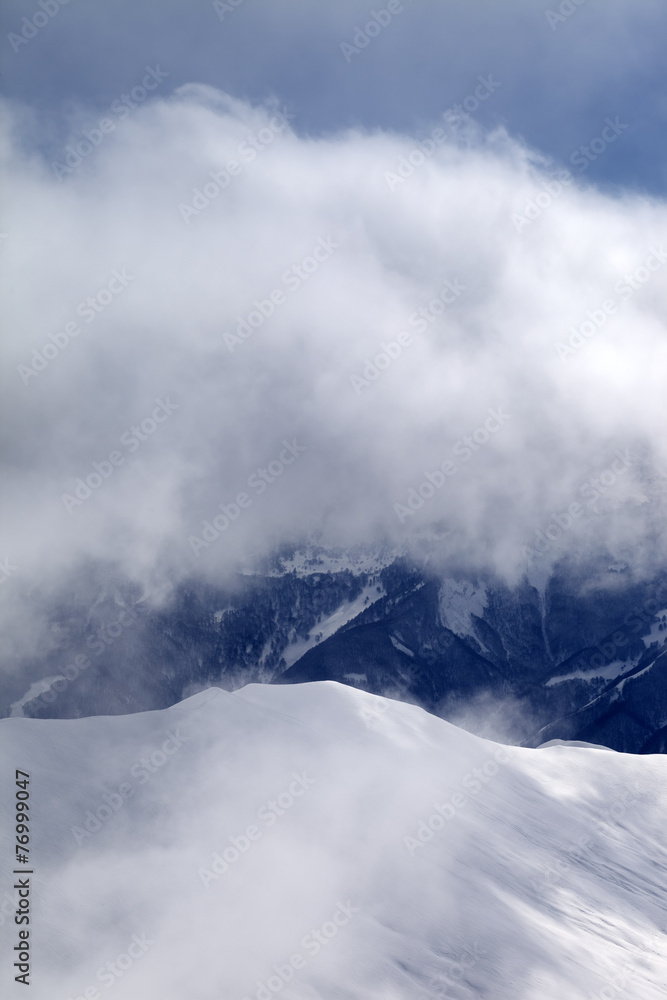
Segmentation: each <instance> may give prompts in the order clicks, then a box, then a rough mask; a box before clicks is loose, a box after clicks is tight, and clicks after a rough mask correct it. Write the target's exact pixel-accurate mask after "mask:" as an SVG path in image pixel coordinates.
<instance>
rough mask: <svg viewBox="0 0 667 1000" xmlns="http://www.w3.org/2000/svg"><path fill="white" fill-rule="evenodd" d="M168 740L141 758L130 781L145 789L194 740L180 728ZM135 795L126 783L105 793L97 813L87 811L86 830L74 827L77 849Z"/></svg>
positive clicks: (169, 735)
mask: <svg viewBox="0 0 667 1000" xmlns="http://www.w3.org/2000/svg"><path fill="white" fill-rule="evenodd" d="M166 737H167V738H166V739H165V740H164V741H163V743H162V744H161V746H160V747H158V748H157V749H155V750H153V751H152V752H149V753H146V755H145V756H144V757H140V758H139V760H137V761H136V762H135V763H134V764H133V765H132V766H131V767H130V768H129V773H130V777H131V778H133V779H134V781H135V782H136V784H139V785H145V784H146V783H147V782H148V781H150V780H151V777H152V776H153V775H154V774H155V773H156V772H157V771H159V770H160V769H161V768H163V767H164V765H165V764H167V763H168V761H169V760H171V758H172V757H173V755H174V754H176V753H178V751H179V750H180V749H181V747H182V746H183V744H184V743H189V742H190V741H191V740H192V736H187V735H183V733H181V730H180V727H177V729H176V732H172V731H171V730H169V731H168V732H167V733H166ZM135 792H136V787H135V784H133V783H132V782H127V781H124V782H121V784H120V785H119V786H118V790H117V791H111V792H103V793H102V795H101V798H102V802H100V804H99V805H97V806H96V807H95V809H94V811H93V810H92V809H87V810H86V812H85V815H84V820H83V826H77V825H75V826H73V827H72V828H71V834H72V837H73V838H74V840H75V841H76V843H77V845H78V846H79V847H81V846H82V845H83V844H84V843H85V841H86V840H87V839H88V838H90V837H92V836H93V834H94V833H97V831H98V830H101V829H102V827H103V826H104V825H105V824H106V823H108V822H109V820H110V819H112V818H113V817H114V816H115V815H116V814H117V813H118V812H119V811H120V810H121V809H122V808H123V806H124V805H125V803H126V802H127V801H128V799H131V798H132V796H133V795H134V793H135Z"/></svg>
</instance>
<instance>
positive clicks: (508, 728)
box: [4, 554, 667, 753]
mask: <svg viewBox="0 0 667 1000" xmlns="http://www.w3.org/2000/svg"><path fill="white" fill-rule="evenodd" d="M384 563H385V565H382V560H379V561H378V562H377V563H376V564H375V565H371V566H369V565H367V566H365V567H364V566H363V565H359V564H357V565H355V564H354V561H353V560H349V559H346V558H344V557H341V556H340V554H338V557H337V558H334V559H331V558H327V559H324V558H322V557H321V556H317V557H312V558H310V559H305V560H304V559H301V560H300V561H299V562H298V564H297V563H295V560H294V559H291V560H289V561H287V563H286V564H285V563H284V562H283V563H281V562H277V563H276V564H275V565H274V566H272V567H269V568H265V570H264V571H263V572H262V573H256V574H252V575H246V576H240V577H239V579H238V580H237V581H235V584H234V587H233V588H229V589H222V588H216V587H213V586H208V585H205V584H202V583H196V584H191V585H183V586H181V587H180V588H179V589H178V591H177V592H176V594H175V597H174V599H173V600H172V601H171V602H170V604H169V606H168V607H163V608H161V609H152V610H151V609H149V608H148V607H147V606H146V603H145V602H143V601H141V600H140V599H139V595H138V593H137V592H136V591H133V590H132V588H129V587H126V586H125V587H124V586H123V585H122V584H120V583H118V582H115V583H113V584H108V585H107V586H106V587H105V588H104V589H103V590H102V591H101V592H99V593H94V588H89V589H87V591H86V594H85V595H81V594H79V595H78V596H77V597H74V596H73V597H72V598H71V600H69V602H64V603H61V605H60V606H59V607H58V608H54V609H53V612H52V615H53V618H54V620H56V621H57V622H58V639H57V641H54V643H53V644H52V648H51V649H50V650H48V651H46V652H45V653H44V655H43V656H42V657H40V660H39V662H37V660H35V661H33V662H32V663H28V664H25V665H24V668H25V669H24V671H23V674H24V676H26V677H29V678H30V680H31V681H36V680H38V679H39V678H40V677H42V678H44V677H45V678H49V677H51V678H53V677H56V676H59V677H60V679H59V680H56V681H55V682H54V683H53V684H52V686H51V687H50V688H49V689H48V690H46V691H45V692H43V693H41V694H38V695H37V697H32V698H31V699H29V700H24V701H23V705H22V710H23V712H24V714H26V715H31V716H35V717H42V718H71V717H78V716H86V715H96V714H121V713H127V712H138V711H146V710H151V709H156V708H163V707H166V706H168V705H171V704H173V703H175V702H177V701H179V700H181V699H182V698H183V697H185V696H187V695H188V694H191V693H193V692H194V691H195V690H197V689H199V688H200V687H205V686H209V685H211V684H217V685H220V686H222V687H224V688H227V689H234V688H237V687H240V686H242V685H243V684H246V683H248V682H252V681H259V682H267V683H269V682H273V683H300V682H304V681H314V680H335V681H340V682H341V683H344V684H351V685H354V686H356V687H360V688H363V689H364V690H367V691H370V692H373V693H377V694H387V695H392V696H395V697H398V698H402V699H404V700H408V701H413V702H416V703H417V704H419V705H421V706H422V707H423V708H425V709H426V710H427V711H429V712H433V713H436V714H438V715H441V716H442V717H444V718H447V719H450V720H451V721H453V722H456V723H457V724H459V725H463V726H464V727H468V728H471V729H473V730H475V731H478V732H481V733H482V735H488V736H490V737H494V736H495V737H497V738H498V739H503V738H504V739H508V740H513V741H516V742H523V743H525V744H526V745H531V746H534V745H539V744H540V743H543V742H546V741H547V740H551V739H567V740H585V741H587V742H591V743H598V744H603V745H606V746H610V747H613V748H614V749H616V750H622V751H626V752H632V753H663V752H665V749H666V747H667V680H666V677H667V673H666V671H665V667H666V665H667V576H665V577H663V578H660V579H655V580H652V581H650V582H642V583H637V582H633V581H632V579H631V577H630V576H629V572H628V571H627V570H626V568H625V567H619V566H613V567H609V566H608V565H606V564H605V563H600V564H599V565H597V566H595V567H593V568H591V567H590V566H588V567H587V568H586V571H585V572H584V571H583V570H582V569H581V568H578V567H576V566H566V565H561V566H559V567H558V568H557V570H556V571H555V572H553V573H552V575H551V577H550V578H549V581H548V583H547V584H546V586H545V587H544V588H543V589H541V590H539V591H538V589H536V587H535V586H532V585H531V584H530V583H529V582H527V581H525V580H524V582H522V583H521V584H519V585H517V586H515V587H514V588H510V587H509V586H508V585H507V584H506V583H504V582H502V581H500V580H497V579H490V578H489V579H479V578H478V579H465V578H464V577H463V576H462V575H461V574H457V576H456V578H453V577H450V576H448V575H446V574H439V575H434V574H433V573H432V572H429V571H428V570H427V569H425V568H424V567H419V566H416V565H414V564H411V563H409V562H407V561H405V560H403V559H400V558H399V559H393V561H392V560H391V559H390V558H387V559H385V560H384ZM295 566H296V568H295ZM91 593H94V599H91ZM25 687H27V685H24V689H25ZM23 693H24V691H23V690H22V691H21V694H23ZM36 693H37V692H36V690H33V694H36ZM16 697H17V696H16V694H15V692H10V693H6V695H5V703H6V704H5V709H4V714H9V712H10V708H9V704H10V703H11V702H12V701H15V700H16ZM14 711H16V709H15V710H14Z"/></svg>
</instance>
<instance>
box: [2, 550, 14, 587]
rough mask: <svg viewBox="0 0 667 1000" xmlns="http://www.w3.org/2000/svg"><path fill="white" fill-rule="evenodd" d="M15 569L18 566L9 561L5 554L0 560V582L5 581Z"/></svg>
mask: <svg viewBox="0 0 667 1000" xmlns="http://www.w3.org/2000/svg"><path fill="white" fill-rule="evenodd" d="M17 570H18V566H15V565H14V563H12V562H10V561H9V556H5V558H4V559H3V560H2V561H1V562H0V583H6V582H7V580H8V579H9V578H10V576H11V575H12V573H16V571H17Z"/></svg>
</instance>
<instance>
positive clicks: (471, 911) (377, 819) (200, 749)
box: [0, 682, 667, 1000]
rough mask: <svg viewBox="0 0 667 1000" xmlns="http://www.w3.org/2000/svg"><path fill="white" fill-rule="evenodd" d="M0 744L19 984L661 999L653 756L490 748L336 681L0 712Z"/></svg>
mask: <svg viewBox="0 0 667 1000" xmlns="http://www.w3.org/2000/svg"><path fill="white" fill-rule="evenodd" d="M0 752H1V753H2V759H3V760H4V761H5V762H6V766H5V772H4V785H3V788H4V791H5V794H6V795H8V794H11V790H12V789H11V774H10V773H9V772H8V767H7V765H8V764H11V766H12V767H19V768H21V769H22V770H25V771H28V772H29V773H30V791H31V799H30V802H31V817H32V829H31V848H32V850H31V860H32V862H33V864H32V866H31V867H34V872H35V874H34V875H33V876H32V877H31V878H32V882H31V889H32V895H31V925H30V927H31V948H32V977H31V979H32V984H31V990H30V996H31V997H32V1000H67V998H69V997H71V998H73V1000H76V998H80V997H84V996H85V997H87V998H89V997H90V998H92V1000H100V998H102V997H106V996H107V995H109V990H113V992H112V993H111V994H110V995H111V996H112V997H113V998H114V1000H116V998H117V1000H184V998H187V1000H267V997H269V998H270V997H273V996H275V995H278V996H279V997H280V998H281V1000H282V998H284V1000H322V998H325V997H331V998H333V997H337V998H340V1000H434V998H443V997H446V998H455V1000H473V998H485V1000H562V998H563V997H567V1000H591V998H600V1000H602V998H608V997H614V996H618V997H632V1000H659V998H662V997H664V981H665V967H666V964H667V961H666V960H667V947H666V940H667V939H666V936H665V929H666V926H667V890H666V888H665V881H664V879H663V878H662V876H661V874H660V873H661V872H662V871H664V866H665V864H666V863H667V849H666V847H665V843H664V823H665V810H666V808H667V780H666V779H667V760H666V759H665V757H663V756H659V755H656V756H631V755H626V754H620V753H613V752H606V753H600V752H599V751H598V750H597V749H591V748H587V747H576V746H569V745H559V746H554V747H542V748H540V749H537V750H532V749H526V748H516V747H507V748H503V747H501V746H500V745H499V744H495V743H492V742H490V741H487V740H483V739H481V738H479V737H475V736H473V735H471V734H469V733H466V732H464V731H463V730H460V729H457V728H456V727H454V726H452V725H451V724H449V723H447V722H444V721H442V720H440V719H438V718H435V717H434V716H430V715H428V714H426V713H425V712H423V711H422V710H421V709H418V708H416V707H414V706H411V705H405V704H401V703H399V702H392V701H389V700H387V699H383V698H379V697H375V696H373V695H369V694H366V693H365V692H362V691H358V690H355V689H353V688H350V687H347V686H343V685H338V684H335V683H332V682H323V683H315V684H302V685H294V686H276V687H273V686H269V685H264V686H263V685H249V686H248V687H245V688H243V689H241V690H239V691H236V692H234V693H233V694H232V693H229V692H225V691H222V690H220V689H211V690H209V691H205V692H200V693H199V694H197V695H195V696H193V697H192V698H189V699H188V700H186V701H185V702H182V703H181V704H179V705H175V706H173V707H171V708H169V709H165V710H163V711H156V712H147V713H142V714H138V715H132V716H124V717H120V716H114V717H99V716H98V717H93V718H88V719H76V720H36V719H23V718H16V719H4V720H2V724H1V725H0ZM8 774H9V780H8ZM121 791H122V794H120V792H121ZM95 813H97V814H98V818H97V819H96V818H95ZM86 821H88V824H89V826H90V827H91V831H92V832H90V833H89V832H88V831H87V830H86V829H85V824H86ZM0 822H1V826H0V833H1V843H0V846H1V847H2V849H3V856H4V857H5V858H9V857H10V856H13V854H14V850H13V844H14V834H13V825H14V816H13V813H10V811H9V810H5V812H4V814H3V817H2V820H1V821H0ZM96 827H97V828H96ZM8 877H9V878H11V875H9V876H8V868H7V867H5V885H6V886H7V888H9V887H10V886H11V882H10V881H8ZM14 906H15V903H14V900H13V899H12V895H11V893H6V892H5V890H3V891H2V892H1V893H0V924H1V925H2V926H0V934H2V937H3V942H2V948H0V966H1V968H0V975H2V981H3V984H8V985H7V988H6V990H5V993H4V995H5V997H7V998H8V1000H14V998H18V997H23V996H24V994H25V993H26V992H27V991H25V987H24V986H22V985H20V984H15V983H14V980H13V975H14V973H13V970H12V966H11V963H12V961H13V960H14V959H13V958H12V954H13V952H12V948H13V946H14V944H15V943H16V932H17V928H16V927H15V926H14V924H13V922H12V921H11V919H10V918H11V912H12V910H13V909H14ZM119 956H120V958H119ZM109 963H111V965H109ZM111 970H114V971H111ZM267 984H268V985H267ZM86 991H88V992H86Z"/></svg>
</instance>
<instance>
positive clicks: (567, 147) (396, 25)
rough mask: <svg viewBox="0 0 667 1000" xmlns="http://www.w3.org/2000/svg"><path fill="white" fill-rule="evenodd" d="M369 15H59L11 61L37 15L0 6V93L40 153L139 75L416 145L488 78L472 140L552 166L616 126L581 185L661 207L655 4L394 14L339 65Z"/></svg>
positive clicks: (450, 2)
mask: <svg viewBox="0 0 667 1000" xmlns="http://www.w3.org/2000/svg"><path fill="white" fill-rule="evenodd" d="M45 2H47V0H45ZM56 2H57V0H48V3H51V4H53V3H56ZM48 3H47V6H48ZM399 7H400V10H398V9H397V8H399ZM385 9H386V4H385V5H383V4H382V3H377V4H375V5H373V4H372V3H370V2H369V0H362V2H359V0H336V2H334V0H325V2H322V0H319V2H318V0H275V2H272V0H242V2H241V3H239V4H238V5H237V6H235V7H233V6H230V5H227V9H225V5H221V8H220V13H218V12H217V11H216V10H215V9H214V6H213V3H211V2H204V0H196V2H186V0H152V2H149V0H139V2H136V0H88V2H84V0H70V2H69V3H68V4H66V5H65V6H63V7H62V8H60V9H59V11H58V13H57V15H55V16H53V17H52V18H51V19H50V20H49V21H48V23H47V24H46V25H44V26H43V27H39V29H38V30H37V31H36V32H35V34H34V37H33V38H31V39H30V40H29V41H28V43H27V44H22V43H21V42H19V43H17V42H16V41H15V42H14V45H13V46H12V44H11V42H10V40H9V38H8V35H9V34H10V33H12V32H13V33H14V34H20V32H21V27H22V25H23V21H22V19H23V17H28V18H29V19H30V18H32V17H33V16H34V15H35V13H36V12H40V8H39V6H38V3H37V0H6V2H5V3H4V4H3V12H2V19H3V29H2V34H3V40H2V60H3V67H2V80H3V85H4V92H5V94H6V95H7V96H10V97H14V98H16V99H18V100H21V101H23V102H25V103H27V104H28V105H30V106H31V107H33V108H35V109H39V111H40V113H41V115H42V116H41V117H40V118H39V119H38V127H37V129H36V130H35V131H36V135H35V139H36V141H38V142H39V143H40V144H41V145H43V146H44V147H45V148H48V146H49V141H52V142H53V144H54V145H57V143H58V142H59V141H61V139H62V136H63V134H64V130H66V124H65V121H66V115H67V113H68V112H69V111H71V110H72V108H73V107H77V106H80V105H81V104H83V105H85V106H87V107H88V108H92V109H100V110H103V109H104V108H106V107H108V106H109V104H110V103H111V101H113V100H114V99H115V98H117V97H118V96H119V95H120V94H121V93H123V92H124V91H127V90H128V88H131V87H132V86H134V85H135V84H136V82H137V80H139V79H141V75H142V73H143V70H144V67H145V65H146V64H155V63H159V64H160V66H161V67H162V68H163V69H164V70H166V71H167V72H168V73H169V78H168V82H167V84H166V87H167V88H170V89H172V90H173V89H175V88H176V87H178V86H180V85H182V84H184V83H192V82H197V83H206V84H210V85H212V86H214V87H217V88H220V89H221V90H224V91H226V92H228V93H230V94H231V95H233V96H235V97H239V98H244V99H249V100H251V101H252V102H260V101H263V100H265V99H266V98H267V97H269V96H272V95H273V96H275V97H277V98H278V100H279V101H281V102H284V103H285V104H286V105H287V106H288V107H289V108H290V110H291V111H292V112H293V113H294V114H295V119H294V122H293V127H294V129H295V131H297V132H298V133H299V134H320V133H326V132H329V131H331V130H338V129H342V128H347V127H349V126H358V125H361V126H364V127H365V128H368V129H374V128H377V127H380V128H383V129H396V130H400V131H406V132H410V133H417V134H418V133H419V132H420V130H423V129H425V128H427V127H430V125H431V124H432V123H433V121H435V120H436V119H437V118H438V117H439V116H440V115H441V114H442V112H443V111H444V110H445V109H446V108H447V107H449V106H450V105H453V104H455V103H457V102H459V101H461V100H462V99H463V98H465V97H466V96H467V95H468V94H469V93H470V92H471V90H472V89H473V88H474V86H475V85H476V82H477V79H478V76H479V75H485V74H489V73H492V74H493V75H494V77H495V78H496V79H497V80H498V81H500V83H501V87H500V88H499V89H498V91H497V93H496V94H495V95H494V99H493V101H490V102H488V104H486V105H484V106H482V107H481V108H480V110H479V113H478V114H477V116H476V117H477V120H478V121H479V122H480V124H482V125H483V126H484V127H492V126H494V125H497V124H500V123H502V124H504V125H505V126H506V127H507V129H508V130H509V131H510V132H511V134H512V135H514V136H517V137H522V138H523V139H524V140H525V142H526V143H528V144H529V145H531V146H533V147H535V148H537V149H539V150H541V151H542V152H544V153H545V154H547V155H549V156H552V157H554V159H555V160H557V161H558V162H563V163H565V164H566V165H567V164H568V161H569V158H570V156H571V155H572V154H573V153H574V152H575V151H576V150H577V149H578V147H580V146H581V145H582V144H583V145H586V144H588V143H589V142H590V141H591V140H593V139H594V138H595V137H597V136H598V135H599V134H600V132H601V130H602V128H604V126H605V119H606V118H607V117H608V116H611V117H612V118H614V117H615V116H618V118H619V119H620V120H621V121H622V122H623V123H624V124H625V125H627V128H626V129H625V130H624V132H623V135H622V137H621V141H619V142H617V143H615V144H614V146H613V149H609V150H608V151H607V153H606V155H604V156H600V157H598V158H597V159H595V160H594V161H593V160H591V162H590V166H589V168H588V176H589V179H590V180H592V181H593V182H595V183H598V184H601V185H618V184H620V185H627V186H631V187H634V188H638V189H645V190H646V191H650V192H652V193H664V190H665V181H666V173H665V163H666V153H667V129H665V123H666V119H667V87H666V83H667V62H666V61H665V59H664V48H665V40H666V38H667V30H666V27H667V25H666V17H665V9H664V3H662V2H661V0H584V2H580V3H579V4H575V2H574V0H559V2H555V0H553V2H543V0H511V2H503V3H499V2H492V0H445V2H442V0H441V2H438V0H421V2H420V0H405V2H403V3H398V2H396V0H394V9H395V13H394V14H393V16H392V17H391V19H390V20H389V22H388V23H386V25H385V26H384V27H383V28H382V30H381V31H380V32H379V34H378V35H377V37H374V38H372V40H371V41H370V43H369V44H368V45H367V46H366V47H365V48H363V50H362V49H360V50H359V51H358V52H356V53H353V54H351V55H350V53H349V50H348V59H346V57H345V54H344V53H343V51H342V50H341V45H342V44H343V43H347V44H353V40H354V37H355V30H356V28H357V27H360V28H362V30H363V28H364V25H365V24H366V23H368V22H369V21H372V11H373V10H375V11H377V12H379V13H380V20H384V21H385V22H386V21H387V16H386V15H383V14H382V13H381V12H382V11H384V10H385ZM560 10H563V11H564V13H559V11H560ZM220 15H222V17H221V16H220ZM42 19H43V18H42V17H41V16H40V15H39V14H38V17H37V21H38V23H39V22H40V21H41V20H42ZM27 31H28V33H30V32H31V29H30V28H28V29H27ZM371 31H374V29H371ZM362 44H363V39H362ZM14 49H17V51H14ZM348 60H349V61H348ZM45 115H46V116H48V117H45Z"/></svg>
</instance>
